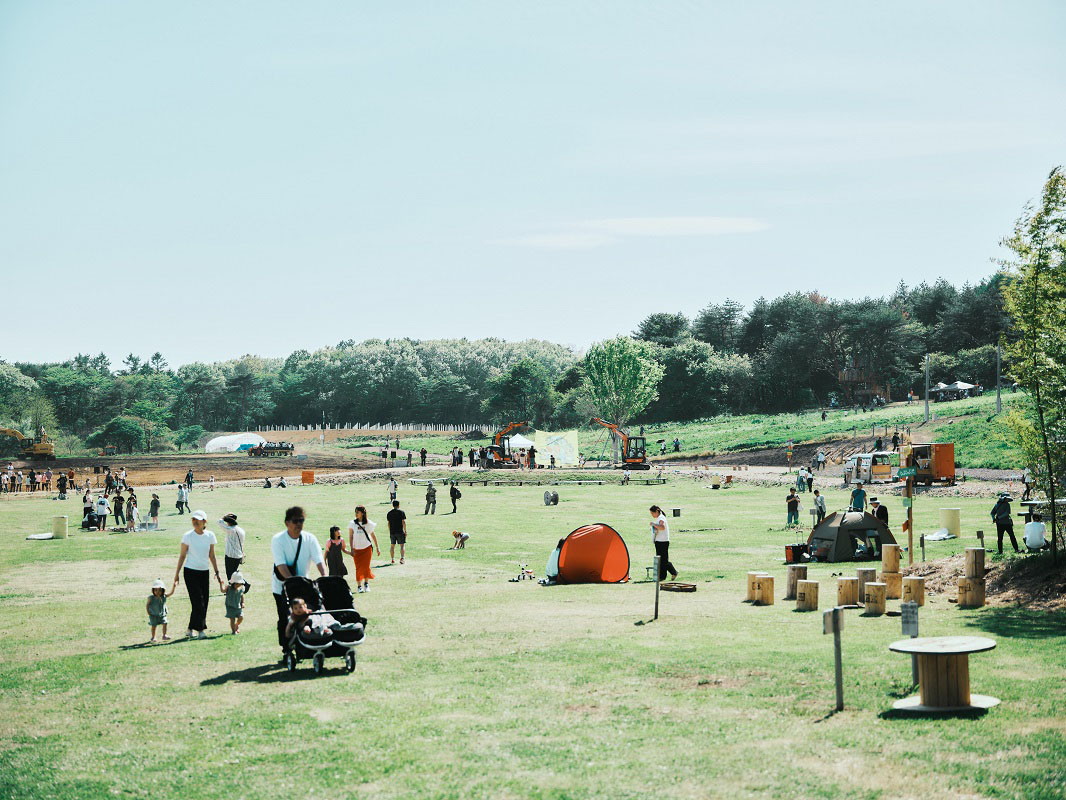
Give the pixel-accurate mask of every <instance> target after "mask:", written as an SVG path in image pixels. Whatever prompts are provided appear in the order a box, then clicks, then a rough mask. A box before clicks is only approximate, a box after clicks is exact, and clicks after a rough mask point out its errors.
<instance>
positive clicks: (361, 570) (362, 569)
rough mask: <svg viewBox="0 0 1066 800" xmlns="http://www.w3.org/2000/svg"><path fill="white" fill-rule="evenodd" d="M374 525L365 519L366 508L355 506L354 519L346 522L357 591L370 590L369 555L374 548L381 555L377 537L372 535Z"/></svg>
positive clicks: (371, 576) (371, 573)
mask: <svg viewBox="0 0 1066 800" xmlns="http://www.w3.org/2000/svg"><path fill="white" fill-rule="evenodd" d="M376 527H377V525H376V524H375V523H373V522H371V521H370V520H369V519H367V516H366V508H365V507H363V506H356V507H355V519H353V520H352V521H351V522H349V523H348V549H349V550H350V551H351V553H352V560H353V561H354V562H355V585H356V591H357V592H369V591H370V579H371V578H373V577H374V573H373V572H372V571H371V570H370V556H371V555H372V554H373V551H375V550H377V553H378V555H379V556H380V555H381V548H380V547H378V537H376V536H375V535H374V528H376Z"/></svg>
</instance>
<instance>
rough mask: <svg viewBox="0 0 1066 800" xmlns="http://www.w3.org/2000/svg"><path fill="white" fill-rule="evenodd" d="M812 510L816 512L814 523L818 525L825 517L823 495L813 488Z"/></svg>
mask: <svg viewBox="0 0 1066 800" xmlns="http://www.w3.org/2000/svg"><path fill="white" fill-rule="evenodd" d="M814 510H815V512H817V516H816V521H815V523H814V524H815V525H818V524H820V523H821V522H822V520H823V519H825V496H824V495H823V494H822V493H821V492H819V491H818V490H817V489H815V490H814Z"/></svg>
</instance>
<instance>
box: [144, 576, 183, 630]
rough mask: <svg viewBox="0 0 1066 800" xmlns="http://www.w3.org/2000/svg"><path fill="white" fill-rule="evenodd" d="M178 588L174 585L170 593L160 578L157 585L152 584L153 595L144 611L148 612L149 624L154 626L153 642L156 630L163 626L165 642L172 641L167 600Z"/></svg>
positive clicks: (156, 582)
mask: <svg viewBox="0 0 1066 800" xmlns="http://www.w3.org/2000/svg"><path fill="white" fill-rule="evenodd" d="M176 588H177V584H174V585H173V586H172V587H170V591H169V592H168V591H167V585H166V584H165V583H163V581H162V580H161V579H159V578H156V581H155V583H153V584H152V593H151V594H150V595H148V602H147V603H145V606H144V610H145V611H147V612H148V624H149V625H151V626H152V641H153V642H154V641H155V629H156V628H157V627H159V626H160V625H162V626H163V641H164V642H165V641H169V640H170V637H169V636H167V598H168V597H170V596H171V595H172V594H174V590H175V589H176Z"/></svg>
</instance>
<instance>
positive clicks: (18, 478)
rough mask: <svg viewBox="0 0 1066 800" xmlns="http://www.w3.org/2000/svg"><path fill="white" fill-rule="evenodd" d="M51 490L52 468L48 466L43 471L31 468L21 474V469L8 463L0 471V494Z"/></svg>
mask: <svg viewBox="0 0 1066 800" xmlns="http://www.w3.org/2000/svg"><path fill="white" fill-rule="evenodd" d="M71 474H73V473H71ZM63 477H64V478H65V476H63ZM51 490H52V470H51V469H50V468H49V469H45V470H43V471H38V470H35V469H31V470H29V471H28V472H27V473H25V474H23V472H22V470H21V469H20V470H16V469H15V465H14V464H8V465H7V469H6V470H4V471H3V472H2V473H0V494H17V493H18V492H38V491H41V492H50V491H51Z"/></svg>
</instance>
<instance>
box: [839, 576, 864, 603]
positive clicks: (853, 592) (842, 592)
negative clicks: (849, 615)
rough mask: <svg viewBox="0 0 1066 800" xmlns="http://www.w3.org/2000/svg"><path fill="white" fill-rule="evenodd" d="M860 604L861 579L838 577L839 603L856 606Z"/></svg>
mask: <svg viewBox="0 0 1066 800" xmlns="http://www.w3.org/2000/svg"><path fill="white" fill-rule="evenodd" d="M858 604H859V579H858V578H837V605H838V606H856V605H858Z"/></svg>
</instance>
